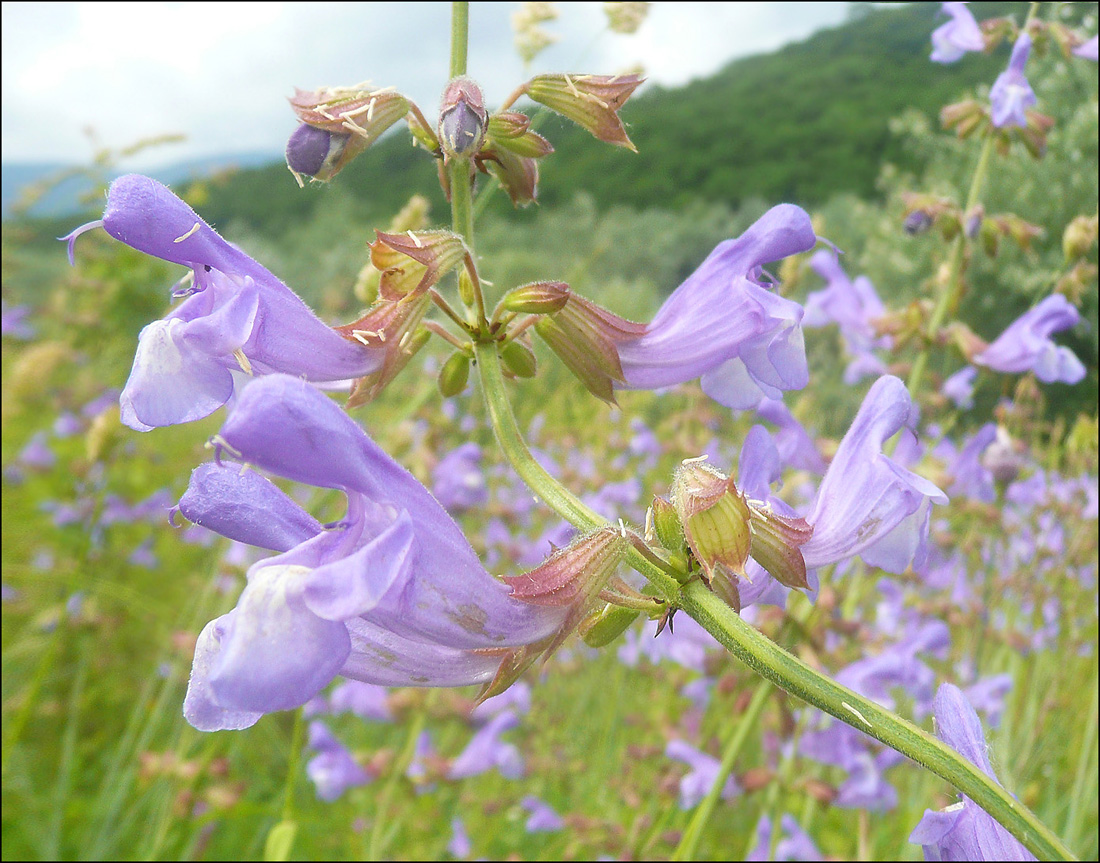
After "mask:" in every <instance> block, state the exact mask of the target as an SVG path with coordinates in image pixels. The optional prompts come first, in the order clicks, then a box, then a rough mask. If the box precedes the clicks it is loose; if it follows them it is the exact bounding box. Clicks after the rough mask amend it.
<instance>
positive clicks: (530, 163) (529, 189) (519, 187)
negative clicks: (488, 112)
mask: <svg viewBox="0 0 1100 863" xmlns="http://www.w3.org/2000/svg"><path fill="white" fill-rule="evenodd" d="M532 134H533V133H532ZM478 162H479V163H480V164H483V165H484V167H485V168H486V169H487V170H488V171H489V172H490V173H491V174H492V175H493V176H494V177H496V178H497V180H498V181H499V183H500V185H501V187H502V188H503V189H504V191H505V192H507V193H508V197H509V198H511V199H512V206H514V207H526V206H527V205H528V204H530V203H532V202H533V201H535V200H536V199H537V198H538V185H539V163H538V161H536V159H534V158H532V157H526V156H521V155H519V154H518V153H513V152H512V151H511V150H510V149H509V148H508V147H504V146H501V145H500V143H499V142H493V144H492V146H490V147H486V148H485V149H483V150H482V151H481V155H480V156H479V157H478Z"/></svg>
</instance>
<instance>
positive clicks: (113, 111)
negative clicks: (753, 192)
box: [3, 2, 847, 168]
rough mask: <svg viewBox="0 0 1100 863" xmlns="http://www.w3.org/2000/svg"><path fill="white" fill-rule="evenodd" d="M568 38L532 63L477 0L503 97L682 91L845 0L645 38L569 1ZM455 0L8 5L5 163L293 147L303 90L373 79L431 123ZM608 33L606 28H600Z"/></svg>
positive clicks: (563, 6) (750, 12) (563, 35)
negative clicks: (289, 102)
mask: <svg viewBox="0 0 1100 863" xmlns="http://www.w3.org/2000/svg"><path fill="white" fill-rule="evenodd" d="M557 5H558V7H559V9H560V11H561V15H560V18H559V19H558V20H556V21H553V22H549V23H548V24H547V25H546V27H547V29H548V30H550V31H551V32H553V33H554V34H555V35H556V36H558V37H559V39H558V41H557V42H556V43H555V44H554V45H553V46H552V47H551V48H549V49H548V50H547V51H546V52H545V53H544V54H543V55H541V56H540V57H539V58H538V59H537V60H536V62H535V64H533V67H532V68H531V69H529V70H525V69H524V68H523V66H522V64H521V62H520V60H519V59H518V57H517V56H516V54H515V52H514V49H513V47H512V31H511V24H510V16H511V13H512V12H513V11H514V10H515V9H516V8H517V6H518V4H504V3H475V4H473V5H472V9H471V37H470V38H471V50H470V68H469V71H470V74H471V75H473V76H474V77H475V78H477V79H478V80H479V81H480V82H481V83H482V85H483V87H484V89H485V91H486V97H487V100H488V101H489V103H490V104H492V103H494V102H499V101H500V100H502V99H503V98H504V97H505V96H506V95H507V93H508V92H510V91H511V90H512V88H513V87H514V86H515V85H516V84H517V83H519V82H520V81H522V80H523V77H524V75H525V73H527V74H533V73H537V72H540V71H550V70H562V71H589V72H603V71H607V72H614V71H618V70H621V69H623V68H626V67H628V66H632V65H635V64H637V63H639V62H640V63H642V64H643V65H644V66H645V68H646V72H647V74H648V76H649V77H650V80H653V81H656V82H658V83H661V84H665V85H677V84H681V83H684V82H685V81H687V80H690V79H691V78H695V77H699V76H702V75H707V74H711V73H713V72H714V71H716V70H717V69H719V68H720V67H721V66H723V65H724V64H725V63H727V62H729V61H730V60H731V59H733V58H734V57H737V56H744V55H746V54H753V53H761V52H764V51H768V50H772V49H774V48H776V47H778V46H779V45H781V44H784V43H785V42H788V41H791V40H792V39H797V38H802V37H805V36H807V35H809V34H810V33H811V32H812V31H813V30H815V29H818V28H819V27H821V26H825V25H828V24H834V23H837V22H839V21H840V20H842V19H843V17H844V15H845V9H846V6H847V4H845V3H798V4H771V3H737V4H726V3H682V2H681V3H675V4H673V3H655V4H653V8H652V10H651V13H650V19H649V20H648V21H646V23H645V24H644V25H643V26H642V28H641V29H640V30H639V31H638V33H637V34H636V35H634V36H621V35H617V34H612V33H609V32H607V31H606V30H605V29H604V18H603V13H602V8H601V7H602V4H599V3H560V4H557ZM450 6H451V4H449V3H354V4H353V3H58V4H52V3H12V2H8V3H4V4H3V157H4V159H5V160H9V161H14V160H61V161H84V160H87V159H88V158H89V157H90V156H91V153H92V150H91V147H90V145H89V143H88V141H87V138H86V135H85V131H84V130H85V129H86V128H88V127H91V128H94V129H95V130H96V132H97V134H98V135H99V137H100V140H101V141H102V143H104V144H106V145H108V146H112V147H121V146H125V145H128V144H130V143H132V142H134V141H135V140H137V139H139V138H142V137H148V136H155V135H159V134H163V133H166V132H183V133H185V134H186V135H187V137H188V140H187V142H186V143H185V144H182V145H176V146H173V147H171V148H166V149H163V150H159V151H156V152H155V153H152V154H148V155H146V156H144V157H139V158H138V159H137V160H135V161H134V162H132V163H130V164H129V165H127V167H131V168H142V167H150V166H152V165H154V164H157V163H159V162H165V161H174V160H178V159H182V158H190V157H195V156H203V155H211V154H217V153H225V152H234V151H238V152H239V151H247V150H267V151H271V152H272V153H275V152H278V151H279V150H280V149H281V147H282V144H283V142H284V141H285V139H286V136H287V135H288V134H289V133H290V131H292V130H293V128H294V122H295V121H294V117H293V115H292V114H291V112H290V111H289V110H288V109H287V108H286V106H285V105H284V104H283V102H282V99H283V98H284V97H285V96H288V95H290V94H291V93H292V92H293V87H294V86H301V87H306V88H309V87H315V86H319V85H322V84H353V83H357V82H359V81H362V80H371V81H372V82H373V83H374V84H376V85H378V86H394V87H396V88H397V89H399V90H400V91H401V92H404V93H406V94H407V95H409V96H410V97H412V98H413V99H414V100H415V101H417V103H418V104H420V105H421V107H422V108H423V109H424V111H425V113H426V114H427V115H428V116H429V117H430V116H431V115H432V114H434V112H435V109H436V104H437V99H438V94H439V93H440V92H441V90H442V88H443V84H444V83H445V80H446V76H447V70H448V51H449V35H448V31H449V24H450V20H449V19H450ZM601 33H602V35H600V34H601Z"/></svg>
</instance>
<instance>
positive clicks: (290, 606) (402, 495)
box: [179, 375, 570, 731]
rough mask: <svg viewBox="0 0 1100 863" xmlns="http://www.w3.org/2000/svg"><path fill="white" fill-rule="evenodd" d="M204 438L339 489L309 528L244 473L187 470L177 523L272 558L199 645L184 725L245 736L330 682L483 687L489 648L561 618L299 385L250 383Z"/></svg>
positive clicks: (305, 518) (272, 379)
mask: <svg viewBox="0 0 1100 863" xmlns="http://www.w3.org/2000/svg"><path fill="white" fill-rule="evenodd" d="M216 441H217V443H218V444H219V446H220V448H221V449H222V450H223V451H225V452H229V453H232V454H233V455H234V457H236V458H239V459H240V460H242V461H244V462H247V463H248V464H249V465H252V466H254V467H257V468H260V469H264V470H268V471H271V472H272V473H275V474H279V475H281V476H284V477H286V478H288V479H291V480H294V481H297V482H304V483H308V484H311V485H317V486H321V487H323V488H333V489H339V490H341V491H343V492H344V493H345V494H346V496H347V502H348V508H347V514H346V515H345V517H344V518H343V520H341V521H340V522H338V523H337V524H335V525H332V526H331V527H330V528H322V527H321V526H320V525H319V524H318V523H317V522H316V521H315V520H314V519H313V518H312V517H310V516H309V515H308V514H307V513H306V512H305V511H304V510H302V509H301V507H299V506H298V504H296V503H294V502H293V501H292V500H291V499H290V498H289V497H287V495H285V494H284V493H283V492H281V491H280V490H279V489H277V488H276V487H275V486H274V485H273V484H272V483H270V482H268V481H267V480H266V479H263V478H262V477H260V476H258V475H257V474H254V473H251V472H248V471H246V472H243V473H242V472H241V471H240V470H238V469H235V468H230V467H229V466H225V467H222V466H219V465H217V464H207V465H203V466H201V467H199V468H198V469H197V470H196V471H195V472H194V474H193V475H192V478H191V484H190V486H189V488H188V490H187V492H186V493H185V494H184V497H183V499H181V501H180V505H179V508H180V511H181V512H182V513H183V514H184V515H185V516H187V517H188V518H189V519H191V520H192V521H195V522H197V523H199V524H201V525H203V526H205V527H207V528H209V529H211V530H214V531H216V532H218V533H220V534H222V535H223V536H227V537H229V538H230V539H235V540H237V541H239V542H244V543H248V544H250V545H257V546H261V547H263V548H268V549H272V550H274V551H279V552H283V553H282V554H279V555H277V556H275V557H272V558H268V559H266V560H262V561H260V562H258V563H256V564H254V565H253V566H252V567H251V568H250V569H249V571H248V584H247V585H246V586H245V588H244V592H243V593H242V594H241V597H240V599H239V600H238V602H237V606H236V608H234V609H233V610H232V611H230V612H229V613H228V614H226V615H223V616H222V617H219V618H218V619H216V620H214V621H212V622H211V623H209V624H207V626H206V628H205V629H203V631H202V634H201V635H200V636H199V639H198V643H197V645H196V648H195V659H194V664H193V667H192V671H191V682H190V685H189V687H188V692H187V698H186V700H185V702H184V715H185V716H186V718H187V720H188V721H189V722H190V723H191V724H192V725H194V726H195V727H196V728H198V729H200V730H203V731H210V730H218V729H228V728H234V729H236V728H246V727H248V726H249V725H252V724H253V723H255V722H256V721H257V720H258V719H259V717H260V716H261V715H263V714H264V713H268V712H271V711H275V710H287V709H290V708H293V707H297V706H299V705H301V704H304V703H305V702H307V701H309V700H310V699H311V698H313V697H314V696H315V695H317V693H318V692H320V691H321V689H323V688H324V687H325V686H326V685H328V683H329V682H330V681H331V680H332V679H333V678H334V677H335V676H337V675H342V676H344V677H348V678H351V679H354V680H361V681H364V682H366V683H375V684H379V685H383V686H410V685H411V686H464V685H468V684H471V683H485V682H487V681H489V680H491V679H492V678H493V677H494V675H495V674H496V672H497V670H498V667H499V665H500V663H501V654H502V652H503V651H502V650H501V649H502V648H503V649H508V648H515V647H522V646H527V645H531V644H534V643H541V642H543V641H544V640H548V639H550V638H551V637H552V636H555V635H556V634H557V633H558V630H559V629H560V627H561V625H562V624H563V622H564V621H565V620H566V618H567V617H568V615H569V613H570V609H569V608H567V607H566V608H556V607H551V606H536V605H531V604H527V603H523V602H520V601H518V600H515V599H512V597H511V596H510V592H511V591H510V589H509V588H508V587H507V586H506V585H505V584H503V583H502V582H501V581H498V580H497V579H495V578H494V577H493V576H491V575H489V573H487V572H486V571H485V570H484V569H483V568H482V566H481V563H480V561H479V560H478V558H477V555H476V554H475V553H474V550H473V549H472V548H471V547H470V544H469V543H468V542H467V541H466V538H465V537H464V536H463V535H462V532H461V530H460V529H459V527H458V525H456V524H455V523H454V521H453V520H452V519H451V517H450V516H448V515H447V513H446V511H445V510H444V509H443V508H442V507H441V506H440V505H439V503H438V502H437V501H436V500H435V498H433V497H432V496H431V494H430V493H429V492H428V491H427V489H425V488H424V487H423V486H422V485H420V483H419V482H417V480H416V479H415V478H414V477H413V476H412V475H411V474H410V473H408V472H407V471H406V470H404V469H403V468H402V467H400V466H399V465H398V464H397V463H396V462H394V461H393V460H392V459H391V458H390V457H389V456H387V455H386V454H385V453H384V452H383V451H382V450H381V449H380V448H379V447H378V446H377V445H376V444H375V443H374V442H373V441H372V440H371V439H370V438H369V437H367V435H366V434H365V433H364V432H363V430H362V429H361V428H360V427H359V426H358V425H357V424H356V423H355V422H354V421H353V420H352V419H351V418H350V417H348V416H347V414H345V413H344V412H343V411H342V410H340V408H339V407H338V406H337V405H336V404H335V403H334V402H333V401H331V400H330V399H328V398H327V397H326V396H324V395H322V394H321V393H320V392H319V391H317V390H316V389H314V388H313V387H311V386H310V385H309V384H307V383H305V382H304V381H301V380H298V379H297V378H291V377H288V376H286V375H271V376H269V377H266V378H262V379H260V380H258V381H256V382H255V383H254V384H252V385H251V386H249V387H248V388H247V389H246V390H245V391H244V392H243V393H242V394H241V396H240V398H239V400H238V403H237V406H236V407H235V408H234V410H233V411H232V412H231V414H230V416H229V419H228V420H227V421H226V423H225V425H224V426H223V427H222V431H221V434H220V435H219V436H218V437H217V438H216Z"/></svg>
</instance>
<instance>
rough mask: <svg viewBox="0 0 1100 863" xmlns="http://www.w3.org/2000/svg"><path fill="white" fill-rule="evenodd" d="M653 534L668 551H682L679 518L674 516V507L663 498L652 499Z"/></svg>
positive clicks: (682, 543) (682, 532)
mask: <svg viewBox="0 0 1100 863" xmlns="http://www.w3.org/2000/svg"><path fill="white" fill-rule="evenodd" d="M652 512H653V532H654V533H656V534H657V541H658V542H660V543H661V545H663V546H664V547H665V548H666V549H668V550H669V551H675V552H682V551H683V550H684V528H683V526H682V525H681V524H680V516H678V515H677V514H676V507H674V506H673V505H672V503H671V502H670V501H669V500H667V499H665V498H663V497H655V498H653V507H652Z"/></svg>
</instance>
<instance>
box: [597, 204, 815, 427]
mask: <svg viewBox="0 0 1100 863" xmlns="http://www.w3.org/2000/svg"><path fill="white" fill-rule="evenodd" d="M816 242H817V237H816V236H815V235H814V230H813V226H812V225H811V224H810V217H809V216H808V215H807V214H806V213H805V212H804V211H803V210H801V209H799V208H798V207H796V206H794V205H792V204H781V205H779V206H778V207H773V208H772V209H771V210H769V211H768V212H767V213H765V214H764V215H763V216H762V217H761V218H760V219H759V220H757V222H756V223H755V224H754V225H753V226H752V227H750V228H749V229H748V230H747V231H745V233H744V234H742V235H741V237H740V238H738V239H736V240H726V241H725V242H724V243H721V244H720V245H719V246H718V247H717V248H716V249H715V250H714V251H713V252H711V254H710V256H709V257H708V258H707V259H706V260H705V261H704V262H703V263H702V265H701V266H700V267H699V269H697V270H696V271H695V272H694V273H692V274H691V275H690V276H688V278H687V280H686V281H685V282H684V283H683V284H682V285H680V287H678V288H677V289H676V290H675V291H673V293H672V295H671V296H670V297H669V298H668V299H667V300H666V301H665V303H664V305H662V306H661V308H660V309H659V310H658V312H657V314H656V316H655V317H654V318H653V321H652V323H650V324H649V325H648V327H647V328H646V332H645V334H644V335H642V336H641V337H640V338H637V339H633V340H630V341H626V342H623V343H621V344H620V345H619V346H618V349H619V358H620V360H621V363H622V370H623V375H624V378H625V381H626V382H625V384H623V386H625V388H627V389H658V388H661V387H668V386H672V385H673V384H679V383H683V382H685V381H690V380H694V379H695V378H699V377H701V378H702V380H701V384H702V386H703V392H705V393H706V394H707V395H709V396H710V397H711V398H713V399H715V400H716V401H718V402H720V403H721V404H723V405H726V406H727V407H732V408H739V409H746V408H750V407H755V406H756V405H757V404H758V403H759V402H760V399H761V398H763V397H764V396H765V395H768V396H770V397H772V398H779V397H780V391H781V390H791V389H801V388H802V387H804V386H806V383H807V382H808V380H809V371H808V369H807V367H806V350H805V346H804V344H803V340H802V327H801V322H802V307H801V306H799V305H798V303H795V302H792V301H791V300H787V299H784V298H783V297H780V296H779V295H778V294H776V293H774V292H773V291H771V290H769V289H768V286H767V284H766V282H765V281H764V273H763V270H762V267H763V266H764V265H765V264H767V263H771V262H773V261H778V260H781V259H782V258H786V257H788V256H789V255H794V254H797V253H799V252H804V251H806V250H807V249H811V248H813V246H814V244H815V243H816Z"/></svg>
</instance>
